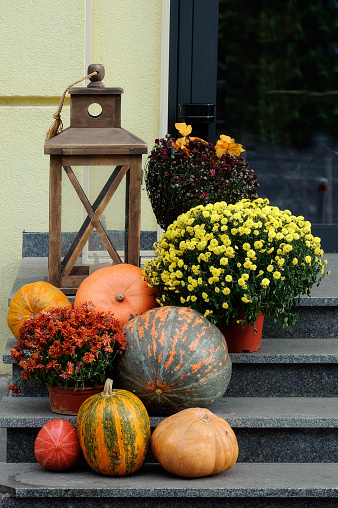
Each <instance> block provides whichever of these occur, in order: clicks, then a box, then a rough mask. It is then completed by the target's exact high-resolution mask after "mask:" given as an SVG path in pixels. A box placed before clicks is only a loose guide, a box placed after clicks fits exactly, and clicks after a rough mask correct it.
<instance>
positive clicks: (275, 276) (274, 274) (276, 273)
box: [273, 272, 281, 280]
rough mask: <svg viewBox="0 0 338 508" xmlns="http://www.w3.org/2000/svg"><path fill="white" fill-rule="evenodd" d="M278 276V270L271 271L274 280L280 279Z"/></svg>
mask: <svg viewBox="0 0 338 508" xmlns="http://www.w3.org/2000/svg"><path fill="white" fill-rule="evenodd" d="M280 277H281V273H280V272H274V273H273V278H274V279H276V280H277V279H280Z"/></svg>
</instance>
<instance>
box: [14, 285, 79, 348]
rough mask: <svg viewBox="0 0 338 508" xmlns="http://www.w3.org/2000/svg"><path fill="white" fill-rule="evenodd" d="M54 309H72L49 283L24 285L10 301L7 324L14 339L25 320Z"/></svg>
mask: <svg viewBox="0 0 338 508" xmlns="http://www.w3.org/2000/svg"><path fill="white" fill-rule="evenodd" d="M56 307H67V308H69V309H71V308H72V304H71V302H70V301H69V300H68V298H67V296H66V295H65V294H64V293H63V292H62V291H61V290H60V289H58V288H57V287H55V286H53V285H52V284H49V282H44V281H37V282H31V283H30V284H25V285H24V286H22V287H21V288H20V289H19V291H17V292H16V293H15V295H14V296H13V298H12V299H11V301H10V304H9V307H8V313H7V324H8V327H9V329H10V331H11V332H12V334H13V335H14V337H15V338H16V339H18V338H19V333H20V328H21V326H22V325H23V323H24V322H25V321H26V319H29V318H32V317H34V316H35V315H36V314H38V313H39V312H41V311H42V310H50V309H53V308H56Z"/></svg>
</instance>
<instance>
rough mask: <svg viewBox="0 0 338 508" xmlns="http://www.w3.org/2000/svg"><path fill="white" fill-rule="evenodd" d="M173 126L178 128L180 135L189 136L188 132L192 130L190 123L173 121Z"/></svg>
mask: <svg viewBox="0 0 338 508" xmlns="http://www.w3.org/2000/svg"><path fill="white" fill-rule="evenodd" d="M175 128H176V129H177V130H178V132H179V133H180V134H181V136H189V134H190V133H191V131H192V127H191V125H187V124H186V123H185V122H184V123H175Z"/></svg>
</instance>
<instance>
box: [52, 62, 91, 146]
mask: <svg viewBox="0 0 338 508" xmlns="http://www.w3.org/2000/svg"><path fill="white" fill-rule="evenodd" d="M96 74H98V72H97V71H94V72H92V73H91V74H87V76H85V77H84V78H81V79H78V80H77V81H75V83H72V84H71V85H69V86H67V88H66V90H65V91H64V92H63V94H62V97H61V100H60V104H59V107H58V109H57V111H56V112H55V113H54V115H53V118H54V122H53V123H52V125H51V126H50V127H49V129H48V131H47V134H46V140H48V139H52V138H53V137H54V136H56V135H57V134H59V132H61V131H62V129H63V123H62V120H61V110H62V107H63V103H64V100H65V97H66V93H67V92H68V90H69V89H70V88H72V87H73V86H75V85H77V84H78V83H80V82H81V81H84V80H85V79H89V78H91V77H92V76H95V75H96Z"/></svg>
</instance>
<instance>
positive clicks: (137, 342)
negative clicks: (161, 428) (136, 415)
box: [118, 305, 232, 416]
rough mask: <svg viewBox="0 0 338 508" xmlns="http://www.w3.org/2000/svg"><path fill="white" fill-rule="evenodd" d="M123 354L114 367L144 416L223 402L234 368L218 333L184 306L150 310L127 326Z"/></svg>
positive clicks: (160, 414) (122, 386)
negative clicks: (141, 407) (134, 397)
mask: <svg viewBox="0 0 338 508" xmlns="http://www.w3.org/2000/svg"><path fill="white" fill-rule="evenodd" d="M123 330H124V332H125V334H126V340H127V349H126V351H125V352H124V354H123V355H122V357H121V360H120V361H119V365H118V377H119V386H120V387H121V388H124V389H125V390H129V391H131V392H133V393H134V394H135V395H136V396H137V397H139V398H140V399H141V400H142V402H143V403H144V405H145V407H146V409H147V411H148V413H149V414H150V415H155V416H167V415H172V414H173V413H177V412H178V411H182V410H183V409H186V408H189V407H197V406H199V407H205V406H206V405H210V404H212V403H213V402H215V401H216V400H218V399H219V398H221V397H222V396H223V395H224V393H225V391H226V389H227V387H228V384H229V381H230V378H231V372H232V363H231V359H230V356H229V354H228V348H227V343H226V341H225V339H224V337H223V335H222V333H221V332H220V330H219V329H218V328H217V327H216V326H215V325H213V324H212V323H210V321H208V320H207V319H206V318H205V317H204V316H202V314H200V313H199V312H197V311H196V310H194V309H190V308H187V307H175V306H170V305H169V306H165V307H158V308H155V309H151V310H148V311H146V312H144V313H143V314H141V315H140V316H137V317H135V318H133V319H131V320H130V321H128V323H126V324H125V326H124V327H123Z"/></svg>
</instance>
